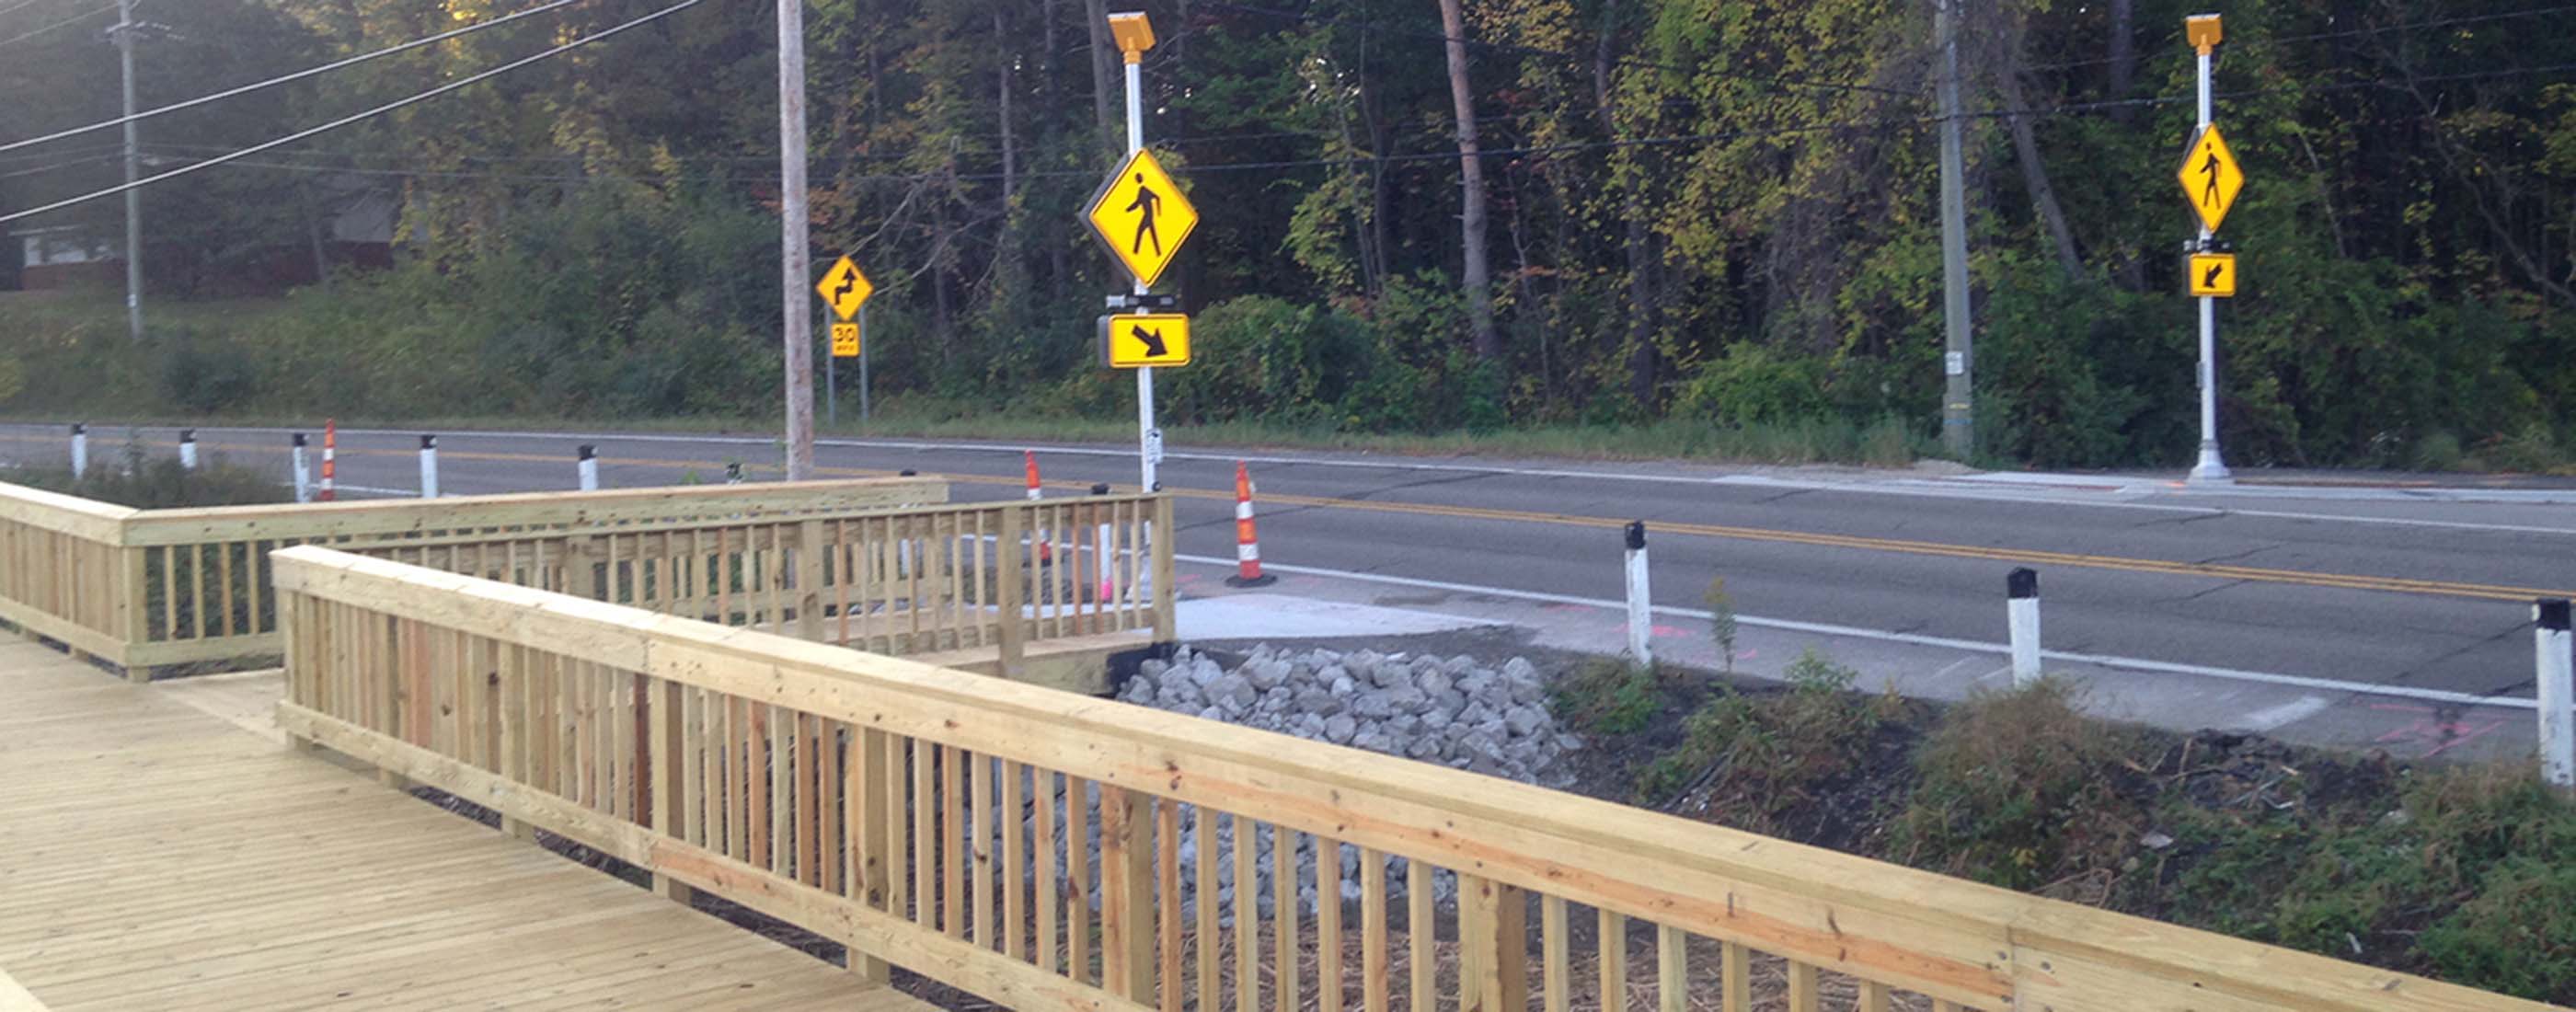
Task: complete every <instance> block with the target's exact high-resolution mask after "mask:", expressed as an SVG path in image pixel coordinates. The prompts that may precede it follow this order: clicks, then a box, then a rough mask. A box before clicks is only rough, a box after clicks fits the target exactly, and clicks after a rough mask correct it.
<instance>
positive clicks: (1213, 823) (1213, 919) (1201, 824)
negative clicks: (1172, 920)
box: [1190, 806, 1225, 1012]
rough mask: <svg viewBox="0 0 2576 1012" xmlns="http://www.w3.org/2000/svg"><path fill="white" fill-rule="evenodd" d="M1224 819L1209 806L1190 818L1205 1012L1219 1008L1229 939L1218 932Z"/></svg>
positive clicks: (1200, 1004) (1200, 998) (1201, 995)
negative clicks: (1221, 959) (1221, 952)
mask: <svg viewBox="0 0 2576 1012" xmlns="http://www.w3.org/2000/svg"><path fill="white" fill-rule="evenodd" d="M1220 817H1221V816H1219V815H1218V814H1217V812H1216V811H1215V810H1213V809H1210V808H1207V807H1206V806H1200V807H1199V808H1197V809H1196V810H1194V811H1193V813H1192V814H1191V816H1190V824H1191V826H1192V827H1193V828H1194V829H1195V830H1196V831H1197V839H1198V847H1197V850H1196V852H1195V854H1196V857H1197V858H1198V867H1197V874H1196V875H1195V876H1194V877H1193V879H1192V882H1193V885H1192V890H1193V892H1194V893H1195V894H1196V897H1197V899H1198V903H1197V905H1196V907H1195V908H1194V911H1193V912H1194V913H1196V914H1197V916H1198V921H1197V927H1196V930H1195V931H1194V932H1193V936H1194V938H1195V940H1196V943H1197V956H1198V983H1199V993H1198V1007H1199V1008H1200V1009H1201V1010H1203V1012H1216V1010H1217V1007H1218V1006H1217V993H1218V989H1217V983H1218V982H1217V974H1218V973H1219V972H1220V969H1221V967H1220V964H1219V963H1218V962H1217V948H1218V946H1219V944H1220V943H1222V942H1223V941H1224V939H1225V936H1224V935H1222V934H1220V933H1219V932H1218V929H1217V909H1216V906H1217V885H1216V881H1217V879H1216V871H1217V868H1216V866H1217V850H1216V846H1217V833H1216V828H1217V820H1218V819H1219V818H1220Z"/></svg>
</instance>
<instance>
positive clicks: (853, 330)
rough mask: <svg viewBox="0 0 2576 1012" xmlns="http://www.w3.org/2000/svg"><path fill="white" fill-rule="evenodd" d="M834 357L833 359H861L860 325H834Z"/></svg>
mask: <svg viewBox="0 0 2576 1012" xmlns="http://www.w3.org/2000/svg"><path fill="white" fill-rule="evenodd" d="M832 357H833V358H857V357H859V325H858V324H856V323H835V324H833V325H832Z"/></svg>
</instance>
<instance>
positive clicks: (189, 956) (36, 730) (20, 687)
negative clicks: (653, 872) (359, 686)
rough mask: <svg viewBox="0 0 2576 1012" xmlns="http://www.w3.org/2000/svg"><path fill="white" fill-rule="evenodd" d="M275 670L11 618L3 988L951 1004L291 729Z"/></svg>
mask: <svg viewBox="0 0 2576 1012" xmlns="http://www.w3.org/2000/svg"><path fill="white" fill-rule="evenodd" d="M275 691H276V690H275V683H274V682H273V681H268V682H261V681H258V680H256V679H248V680H238V681H234V682H229V683H226V682H210V683H207V684H205V685H203V686H195V687H187V688H182V689H181V690H180V692H179V693H177V694H173V693H170V692H168V691H166V689H163V688H154V687H148V686H135V685H128V684H126V683H123V682H120V681H117V680H116V679H115V678H114V677H113V676H111V675H109V674H107V673H105V672H102V671H100V670H98V669H96V668H92V667H88V666H86V665H83V664H78V663H75V662H73V661H71V660H70V659H68V658H66V657H64V656H63V655H62V654H60V653H56V652H54V651H52V650H49V649H46V648H43V647H41V646H37V645H34V644H31V643H28V642H26V641H24V640H21V639H18V638H16V637H14V636H9V635H7V634H0V1012H21V1010H25V1009H51V1010H55V1012H71V1010H80V1009H101V1010H109V1009H113V1010H136V1009H152V1010H161V1009H171V1010H176V1009H258V1010H285V1009H306V1008H368V1009H414V1010H431V1009H438V1010H445V1009H468V1008H489V1009H512V1010H521V1009H528V1010H534V1009H675V1010H677V1009H687V1010H693V1012H695V1010H709V1012H712V1010H718V1009H789V1008H792V1009H809V1008H810V1009H833V1010H848V1012H910V1010H919V1009H927V1008H929V1007H930V1006H928V1005H925V1004H923V1003H921V1002H919V1001H916V1000H914V999H912V998H910V997H907V996H905V995H903V994H901V993H899V992H896V991H893V990H891V989H887V988H883V987H873V986H870V985H867V984H865V983H863V982H861V981H860V980H858V979H857V978H855V977H852V976H851V975H849V974H847V973H845V972H843V971H842V970H840V969H839V968H838V967H835V966H832V965H831V964H828V963H824V962H822V961H819V960H816V959H814V958H812V957H809V956H806V955H804V954H802V953H799V952H796V951H794V950H791V949H788V948H786V947H783V946H780V945H777V944H775V943H772V942H769V941H767V940H764V939H762V938H760V937H758V936H756V935H754V934H752V933H750V932H747V931H743V930H740V929H738V928H735V927H733V926H732V925H728V924H726V923H724V922H722V921H719V920H717V919H715V918H712V917H709V916H706V915H704V914H700V913H696V912H693V911H690V910H687V909H685V908H683V907H680V906H678V905H676V904H673V903H671V902H669V901H667V900H663V899H661V898H659V897H656V896H654V895H652V894H651V893H650V892H648V891H646V890H643V889H639V888H636V887H634V886H630V885H627V884H626V883H624V882H621V881H618V880H616V879H614V878H611V877H609V876H607V875H603V874H600V873H599V872H596V871H592V870H590V869H588V868H584V867H582V866H580V865H577V864H574V863H573V862H570V861H567V860H564V859H563V858H561V857H558V856H556V855H554V854H551V853H548V852H546V851H544V850H542V849H540V848H538V847H536V846H533V845H531V844H529V843H527V842H525V841H521V840H516V839H512V838H510V837H507V836H503V835H502V834H500V833H498V832H495V831H493V830H490V829H486V828H484V827H482V826H479V825H476V824H474V823H472V822H470V821H468V820H465V819H461V818H458V817H456V816H454V815H451V814H448V813H446V812H442V811H440V810H438V809H436V808H434V807H432V806H430V805H427V804H424V803H421V802H420V801H418V800H415V799H413V798H410V797H408V796H405V795H403V794H400V793H398V792H395V791H392V790H388V789H386V788H384V787H381V786H379V785H378V784H377V783H376V782H375V781H374V780H373V779H371V778H369V777H367V776H364V775H361V774H359V773H354V772H351V771H349V770H347V769H344V768H342V767H340V766H337V765H335V764H333V763H331V762H328V761H324V760H322V759H318V758H313V757H309V756H304V755H298V754H296V753H293V752H290V751H287V750H286V749H285V747H284V746H283V745H282V744H281V743H280V741H279V740H278V739H275V738H272V737H268V736H266V735H263V734H261V733H258V731H257V728H258V727H259V726H260V725H262V724H263V723H265V715H264V714H263V713H261V712H260V706H259V705H258V704H257V702H256V701H257V700H258V698H260V697H261V696H262V695H263V694H265V695H266V696H267V698H269V699H274V698H275V697H274V693H275ZM183 699H185V701H184V702H183V701H182V700H183ZM13 982H14V984H13ZM21 989H23V990H21ZM29 993H32V994H33V996H34V998H33V1001H34V1002H36V1003H39V1004H34V1005H30V1004H28V1001H29V1000H28V999H27V998H26V995H27V994H29Z"/></svg>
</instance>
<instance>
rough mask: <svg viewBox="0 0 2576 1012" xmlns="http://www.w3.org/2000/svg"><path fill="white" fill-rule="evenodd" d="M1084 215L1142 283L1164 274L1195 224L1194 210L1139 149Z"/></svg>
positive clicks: (1150, 154)
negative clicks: (1164, 270)
mask: <svg viewBox="0 0 2576 1012" xmlns="http://www.w3.org/2000/svg"><path fill="white" fill-rule="evenodd" d="M1082 217H1083V220H1084V221H1088V222H1090V223H1091V231H1092V233H1093V234H1095V235H1098V236H1099V237H1100V241H1101V243H1102V244H1103V245H1105V246H1108V247H1109V255H1110V256H1112V257H1116V258H1117V260H1118V263H1119V265H1120V266H1123V267H1125V268H1127V273H1129V274H1132V275H1134V276H1135V278H1136V281H1137V283H1138V284H1145V285H1150V284H1153V283H1154V281H1155V279H1157V278H1160V277H1162V276H1163V269H1164V268H1167V267H1170V266H1171V265H1172V258H1173V257H1174V256H1177V255H1178V254H1179V253H1180V252H1181V244H1182V243H1184V242H1187V241H1189V238H1190V230H1191V229H1194V228H1197V227H1198V224H1199V210H1198V208H1196V207H1192V206H1191V205H1190V198H1188V197H1187V196H1184V195H1183V194H1182V193H1181V188H1180V187H1179V186H1176V185H1173V183H1172V177H1171V176H1170V175H1168V174H1166V173H1164V172H1163V166H1162V165H1161V164H1160V163H1158V162H1156V161H1154V154H1153V152H1151V151H1143V150H1139V151H1137V152H1136V153H1135V154H1132V155H1129V156H1127V162H1126V164H1124V165H1120V166H1119V167H1118V173H1117V174H1116V175H1113V176H1110V177H1109V181H1108V182H1107V183H1105V184H1103V185H1102V186H1101V188H1100V192H1099V194H1097V195H1096V196H1094V197H1092V198H1091V207H1090V210H1088V211H1085V212H1084V213H1083V216H1082Z"/></svg>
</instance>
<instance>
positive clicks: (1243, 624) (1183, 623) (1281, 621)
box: [1175, 594, 1496, 642]
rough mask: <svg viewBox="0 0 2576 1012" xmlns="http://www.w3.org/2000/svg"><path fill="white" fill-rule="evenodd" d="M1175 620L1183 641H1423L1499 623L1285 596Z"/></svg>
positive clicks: (1235, 601)
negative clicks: (1428, 636)
mask: <svg viewBox="0 0 2576 1012" xmlns="http://www.w3.org/2000/svg"><path fill="white" fill-rule="evenodd" d="M1175 618H1176V620H1177V621H1178V623H1179V627H1180V636H1181V639H1182V640H1183V641H1184V642H1190V641H1199V640H1255V639H1262V640H1285V639H1338V638H1344V637H1353V636H1419V635H1422V634H1424V633H1440V632H1456V631H1458V630H1461V629H1474V628H1478V627H1480V626H1487V625H1494V624H1496V623H1494V622H1490V621H1488V620H1486V619H1483V618H1480V617H1476V616H1467V615H1446V614H1441V613H1439V612H1429V611H1416V610H1413V609H1410V608H1387V607H1381V606H1378V605H1373V604H1359V603H1354V602H1348V601H1328V600H1322V599H1318V598H1312V597H1298V596H1291V595H1287V594H1234V595H1229V596H1226V597H1209V598H1196V599H1192V600H1185V601H1182V602H1180V604H1179V605H1178V611H1177V613H1176V615H1175Z"/></svg>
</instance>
